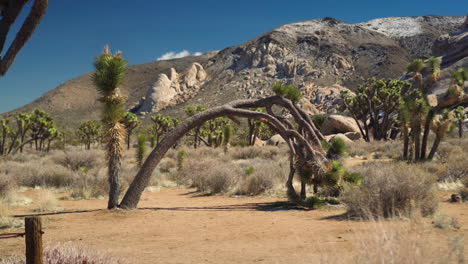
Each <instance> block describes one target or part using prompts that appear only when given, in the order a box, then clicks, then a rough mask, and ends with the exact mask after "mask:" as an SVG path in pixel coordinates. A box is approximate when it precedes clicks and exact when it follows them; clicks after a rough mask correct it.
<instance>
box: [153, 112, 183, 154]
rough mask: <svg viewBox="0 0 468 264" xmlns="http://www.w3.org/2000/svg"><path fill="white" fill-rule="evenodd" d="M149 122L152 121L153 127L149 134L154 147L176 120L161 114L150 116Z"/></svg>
mask: <svg viewBox="0 0 468 264" xmlns="http://www.w3.org/2000/svg"><path fill="white" fill-rule="evenodd" d="M151 121H153V125H152V126H151V127H150V132H151V134H152V135H153V136H154V139H155V143H156V145H157V144H158V143H159V141H160V140H161V137H162V136H163V135H164V134H165V133H167V132H168V131H169V130H170V129H171V128H173V127H174V125H175V124H176V122H177V121H176V119H174V118H171V117H169V116H165V115H162V114H157V115H154V116H152V117H151ZM151 147H154V146H151Z"/></svg>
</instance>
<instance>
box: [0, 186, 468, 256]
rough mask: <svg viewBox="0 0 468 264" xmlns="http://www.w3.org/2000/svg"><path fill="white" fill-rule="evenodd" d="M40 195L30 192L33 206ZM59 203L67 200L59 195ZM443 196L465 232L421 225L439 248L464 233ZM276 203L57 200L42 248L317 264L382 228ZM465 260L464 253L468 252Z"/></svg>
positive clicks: (14, 246)
mask: <svg viewBox="0 0 468 264" xmlns="http://www.w3.org/2000/svg"><path fill="white" fill-rule="evenodd" d="M41 192H43V190H27V191H25V192H23V193H22V195H24V196H27V197H30V198H32V199H34V198H37V196H39V195H41ZM56 196H57V197H58V198H60V197H62V196H65V194H64V193H56ZM449 196H450V193H440V200H441V203H440V211H441V212H443V213H445V214H447V215H450V216H453V217H455V218H457V219H458V221H459V222H460V224H461V225H462V227H461V228H460V229H458V230H456V229H445V230H443V229H436V228H434V227H432V225H431V221H432V220H431V219H423V220H421V222H420V225H421V226H422V228H423V230H424V232H423V234H422V236H421V238H420V239H424V240H425V241H427V243H431V244H434V245H439V244H440V246H441V247H442V246H444V245H446V244H447V240H448V239H449V238H450V237H454V236H464V237H466V235H467V234H468V204H467V203H465V204H451V203H449V202H447V200H448V198H449ZM279 200H281V198H273V197H226V196H203V195H200V194H199V193H196V192H194V190H193V189H187V188H185V187H173V188H162V189H161V190H160V191H159V192H145V193H144V195H143V198H142V201H141V203H140V204H139V209H138V210H134V211H123V210H122V211H119V210H117V211H108V210H104V209H103V208H105V207H106V201H105V200H79V201H66V200H61V201H59V206H60V207H61V208H65V209H63V210H59V211H57V212H51V213H40V215H42V216H43V218H44V222H45V227H44V231H45V234H44V242H45V244H46V245H55V244H57V243H70V242H71V243H74V244H78V245H80V246H85V247H86V248H89V249H92V250H99V251H105V252H108V253H110V254H111V255H115V256H117V257H119V258H122V259H124V260H127V261H128V262H130V263H259V262H263V263H317V262H321V261H323V262H324V263H326V262H327V260H326V259H327V258H329V257H330V256H332V257H339V256H340V255H343V256H344V255H346V254H347V253H349V252H351V251H352V250H354V249H355V247H359V243H358V242H357V241H356V239H357V238H363V237H365V235H363V234H365V233H368V232H372V229H376V228H382V225H404V224H405V222H408V220H398V221H384V222H383V223H380V224H379V225H378V226H379V227H377V224H375V223H370V222H367V221H356V220H347V219H343V218H342V217H340V215H342V214H343V213H344V209H340V208H324V209H318V210H309V211H305V210H273V209H271V208H272V207H268V206H266V207H265V206H264V205H265V204H268V203H271V202H275V201H279ZM12 212H13V213H14V214H15V216H17V217H22V216H24V215H31V214H39V213H34V212H33V205H30V206H22V207H13V208H12ZM464 250H465V255H468V247H465V249H464ZM12 254H16V255H23V254H24V241H23V239H22V238H15V239H6V240H0V256H6V255H12Z"/></svg>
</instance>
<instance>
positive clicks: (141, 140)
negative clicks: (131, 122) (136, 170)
mask: <svg viewBox="0 0 468 264" xmlns="http://www.w3.org/2000/svg"><path fill="white" fill-rule="evenodd" d="M145 155H146V136H145V134H139V135H138V136H137V151H136V160H137V164H138V166H139V167H141V165H143V161H144V159H145Z"/></svg>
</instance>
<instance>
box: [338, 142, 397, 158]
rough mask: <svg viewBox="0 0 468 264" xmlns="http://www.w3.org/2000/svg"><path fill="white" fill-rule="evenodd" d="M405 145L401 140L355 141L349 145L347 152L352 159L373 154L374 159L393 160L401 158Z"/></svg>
mask: <svg viewBox="0 0 468 264" xmlns="http://www.w3.org/2000/svg"><path fill="white" fill-rule="evenodd" d="M402 151H403V145H402V142H401V141H400V140H388V141H372V142H365V141H364V140H358V141H353V143H351V144H347V152H348V155H349V156H351V157H354V156H367V155H369V154H371V153H372V154H373V158H376V159H379V158H392V159H397V158H399V157H400V156H401V154H402Z"/></svg>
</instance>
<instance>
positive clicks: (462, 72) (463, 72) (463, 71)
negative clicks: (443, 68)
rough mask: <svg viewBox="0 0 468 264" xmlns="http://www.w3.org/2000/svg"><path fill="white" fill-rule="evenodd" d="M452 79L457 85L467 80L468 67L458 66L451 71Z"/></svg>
mask: <svg viewBox="0 0 468 264" xmlns="http://www.w3.org/2000/svg"><path fill="white" fill-rule="evenodd" d="M452 79H453V80H454V82H455V83H456V84H457V85H460V86H462V85H463V83H464V82H465V81H467V80H468V68H459V69H458V70H456V71H454V72H453V73H452Z"/></svg>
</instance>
